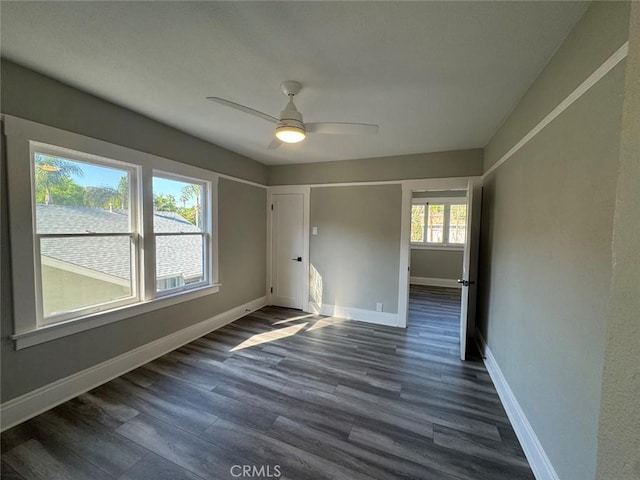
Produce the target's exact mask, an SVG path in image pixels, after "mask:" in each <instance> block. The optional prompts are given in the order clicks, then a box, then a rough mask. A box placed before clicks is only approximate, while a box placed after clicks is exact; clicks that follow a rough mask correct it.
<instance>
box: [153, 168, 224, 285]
mask: <svg viewBox="0 0 640 480" xmlns="http://www.w3.org/2000/svg"><path fill="white" fill-rule="evenodd" d="M156 177H157V178H164V179H166V180H176V181H179V182H192V183H198V184H200V185H201V186H202V193H201V195H202V205H201V208H202V211H203V214H202V225H201V228H200V232H156V231H155V228H153V229H152V230H151V236H152V237H153V255H154V264H153V290H154V296H155V297H156V298H159V297H165V296H167V295H174V294H179V293H181V292H187V291H189V290H196V289H198V288H200V287H203V286H206V285H208V283H209V280H208V279H210V278H211V272H212V270H213V265H212V260H211V259H212V255H211V247H212V244H211V234H210V232H211V227H210V225H209V224H210V215H209V212H210V210H211V205H210V201H209V197H210V195H209V191H210V190H211V182H208V181H204V180H202V179H199V178H193V177H186V176H184V175H178V174H175V173H170V172H165V171H162V170H157V169H154V170H153V175H152V178H156ZM152 195H153V192H152ZM190 235H193V236H196V235H198V236H200V237H202V246H203V251H202V274H203V277H204V278H203V280H201V281H199V282H194V283H189V284H184V285H181V286H179V287H174V288H169V289H167V290H158V288H157V280H159V279H158V275H157V272H156V263H155V255H156V238H158V237H170V236H190Z"/></svg>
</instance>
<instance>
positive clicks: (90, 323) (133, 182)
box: [7, 119, 219, 348]
mask: <svg viewBox="0 0 640 480" xmlns="http://www.w3.org/2000/svg"><path fill="white" fill-rule="evenodd" d="M13 121H14V119H12V122H13ZM15 121H16V122H18V121H17V120H15ZM21 126H22V127H23V128H25V129H28V128H29V125H27V124H25V125H21ZM49 133H50V132H48V131H44V130H43V129H41V128H38V129H34V136H35V137H36V138H37V137H38V136H40V135H41V136H43V137H45V138H47V137H57V133H56V132H53V133H50V134H49ZM7 138H8V140H7V145H8V151H9V152H8V155H7V158H8V163H7V164H8V174H9V178H10V182H9V200H10V203H9V207H10V214H11V215H10V219H9V221H10V223H11V229H10V231H11V232H12V233H11V234H12V238H11V239H12V245H13V249H12V250H13V252H12V253H13V257H14V260H15V262H14V268H13V270H14V271H13V274H14V286H15V288H14V290H15V294H16V302H14V305H15V334H14V335H13V336H12V338H14V340H16V346H17V348H24V347H26V346H30V345H34V344H37V343H41V342H42V341H47V340H50V339H53V338H59V337H61V336H64V335H69V334H72V333H76V332H78V331H82V330H86V329H87V328H93V327H95V326H99V325H104V324H106V323H111V322H113V321H118V320H122V319H125V318H128V317H132V316H135V315H139V314H141V313H144V312H147V311H151V310H155V309H157V308H162V307H165V306H168V305H171V304H175V303H178V302H182V301H185V300H189V299H192V298H197V297H199V296H202V295H208V294H211V293H215V292H217V291H218V289H219V285H218V283H217V272H218V269H217V239H216V236H217V235H216V228H217V221H216V216H215V209H214V201H215V198H216V196H217V180H218V176H217V174H215V173H214V172H209V171H207V170H203V169H200V168H197V167H193V166H190V165H185V164H181V163H178V162H175V161H171V160H167V159H163V158H160V157H156V156H152V155H148V154H145V153H142V152H136V151H133V150H129V149H125V148H122V147H118V146H115V145H108V144H104V143H103V142H98V141H92V140H91V139H86V138H84V137H83V138H78V139H75V137H74V136H73V135H65V136H62V137H61V138H62V139H63V140H64V141H65V143H70V144H71V145H69V146H77V147H80V148H83V149H84V148H87V149H90V150H91V153H88V152H87V151H86V150H85V151H84V152H81V151H79V149H78V150H75V149H70V148H63V147H61V146H54V145H52V144H50V143H45V142H42V141H40V140H38V141H36V140H27V139H26V138H25V137H24V136H22V135H20V136H18V135H14V136H12V135H11V134H9V135H8V137H7ZM74 142H75V143H74ZM27 158H28V159H29V161H27ZM26 165H29V168H25V166H26Z"/></svg>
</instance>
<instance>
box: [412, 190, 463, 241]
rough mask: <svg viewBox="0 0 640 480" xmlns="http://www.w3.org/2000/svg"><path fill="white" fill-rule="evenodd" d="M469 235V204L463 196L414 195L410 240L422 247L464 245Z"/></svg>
mask: <svg viewBox="0 0 640 480" xmlns="http://www.w3.org/2000/svg"><path fill="white" fill-rule="evenodd" d="M466 234H467V204H466V203H462V199H456V198H452V199H443V198H434V199H427V198H414V199H413V205H412V206H411V243H412V245H413V246H419V247H423V248H429V247H433V248H462V247H463V246H464V243H465V240H466Z"/></svg>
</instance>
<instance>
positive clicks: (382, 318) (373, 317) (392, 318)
mask: <svg viewBox="0 0 640 480" xmlns="http://www.w3.org/2000/svg"><path fill="white" fill-rule="evenodd" d="M309 310H310V311H311V312H312V313H319V314H320V315H327V316H329V317H340V318H346V319H347V320H358V321H360V322H368V323H376V324H378V325H388V326H391V327H397V326H398V314H397V313H389V312H375V311H373V310H365V309H362V308H353V307H341V306H339V305H327V304H325V303H323V304H322V305H321V306H320V308H318V304H316V303H313V302H309Z"/></svg>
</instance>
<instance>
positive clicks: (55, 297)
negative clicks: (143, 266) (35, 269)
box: [40, 236, 134, 317]
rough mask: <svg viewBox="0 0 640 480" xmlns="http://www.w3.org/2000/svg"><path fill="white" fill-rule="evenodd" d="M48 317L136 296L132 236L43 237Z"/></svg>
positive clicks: (43, 279) (45, 309) (43, 276)
mask: <svg viewBox="0 0 640 480" xmlns="http://www.w3.org/2000/svg"><path fill="white" fill-rule="evenodd" d="M40 261H41V271H42V304H43V314H44V316H45V317H49V316H51V315H55V314H60V313H65V312H70V311H73V310H78V309H81V308H86V307H91V306H97V305H102V304H105V303H108V302H112V301H115V300H121V299H124V298H127V297H131V296H132V295H133V291H134V290H133V285H132V281H131V279H132V275H131V272H132V270H133V269H132V256H131V239H130V238H129V237H89V236H87V237H82V238H78V237H74V238H43V239H41V240H40Z"/></svg>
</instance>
